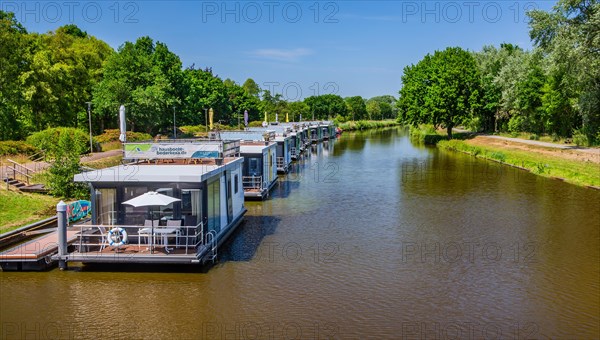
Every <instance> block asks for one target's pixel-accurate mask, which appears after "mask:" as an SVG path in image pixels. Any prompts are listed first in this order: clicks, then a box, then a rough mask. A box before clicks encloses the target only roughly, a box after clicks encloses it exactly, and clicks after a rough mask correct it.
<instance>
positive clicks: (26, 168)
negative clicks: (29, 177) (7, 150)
mask: <svg viewBox="0 0 600 340" xmlns="http://www.w3.org/2000/svg"><path fill="white" fill-rule="evenodd" d="M6 160H7V161H8V162H9V163H13V164H14V165H18V166H20V167H22V168H23V169H25V170H27V171H31V172H35V171H33V170H32V169H29V168H28V167H26V166H25V165H23V164H21V163H18V162H15V161H13V160H12V159H8V158H7V159H6Z"/></svg>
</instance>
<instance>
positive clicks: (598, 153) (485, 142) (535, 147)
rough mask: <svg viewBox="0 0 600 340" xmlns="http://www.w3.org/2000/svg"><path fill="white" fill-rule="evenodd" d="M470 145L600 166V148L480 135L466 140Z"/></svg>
mask: <svg viewBox="0 0 600 340" xmlns="http://www.w3.org/2000/svg"><path fill="white" fill-rule="evenodd" d="M466 142H467V143H468V144H471V145H479V146H492V147H497V148H501V149H511V150H522V151H528V152H535V153H539V154H543V155H549V156H555V157H559V158H563V159H569V160H576V161H581V162H593V163H597V164H600V148H584V147H578V146H573V145H562V144H556V143H548V142H540V141H536V140H527V139H520V138H510V137H502V136H490V135H480V136H476V137H475V138H473V139H468V140H466Z"/></svg>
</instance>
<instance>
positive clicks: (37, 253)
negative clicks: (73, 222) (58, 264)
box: [0, 230, 79, 262]
mask: <svg viewBox="0 0 600 340" xmlns="http://www.w3.org/2000/svg"><path fill="white" fill-rule="evenodd" d="M78 233H79V230H67V243H68V244H71V243H73V242H74V241H75V240H77V234H78ZM56 252H58V231H53V232H51V233H49V234H47V235H44V236H42V237H39V238H36V239H33V240H31V241H28V242H25V243H23V244H20V245H18V246H16V247H13V248H10V249H8V250H5V251H3V252H1V253H0V262H9V261H10V262H18V261H23V262H25V261H38V260H40V259H43V258H44V257H45V256H47V255H52V254H54V253H56Z"/></svg>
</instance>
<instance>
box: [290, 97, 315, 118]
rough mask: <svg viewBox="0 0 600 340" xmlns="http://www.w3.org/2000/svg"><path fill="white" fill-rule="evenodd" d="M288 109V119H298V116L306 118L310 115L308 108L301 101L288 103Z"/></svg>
mask: <svg viewBox="0 0 600 340" xmlns="http://www.w3.org/2000/svg"><path fill="white" fill-rule="evenodd" d="M288 110H289V114H290V116H289V117H290V121H293V122H296V121H300V117H302V119H303V120H306V119H307V118H309V117H310V108H309V107H308V105H306V103H305V102H302V101H297V102H291V103H289V104H288Z"/></svg>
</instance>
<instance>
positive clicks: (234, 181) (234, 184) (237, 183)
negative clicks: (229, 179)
mask: <svg viewBox="0 0 600 340" xmlns="http://www.w3.org/2000/svg"><path fill="white" fill-rule="evenodd" d="M233 186H234V190H235V193H236V194H237V193H238V191H239V188H240V182H239V180H238V175H237V174H236V175H235V176H234V177H233Z"/></svg>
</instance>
